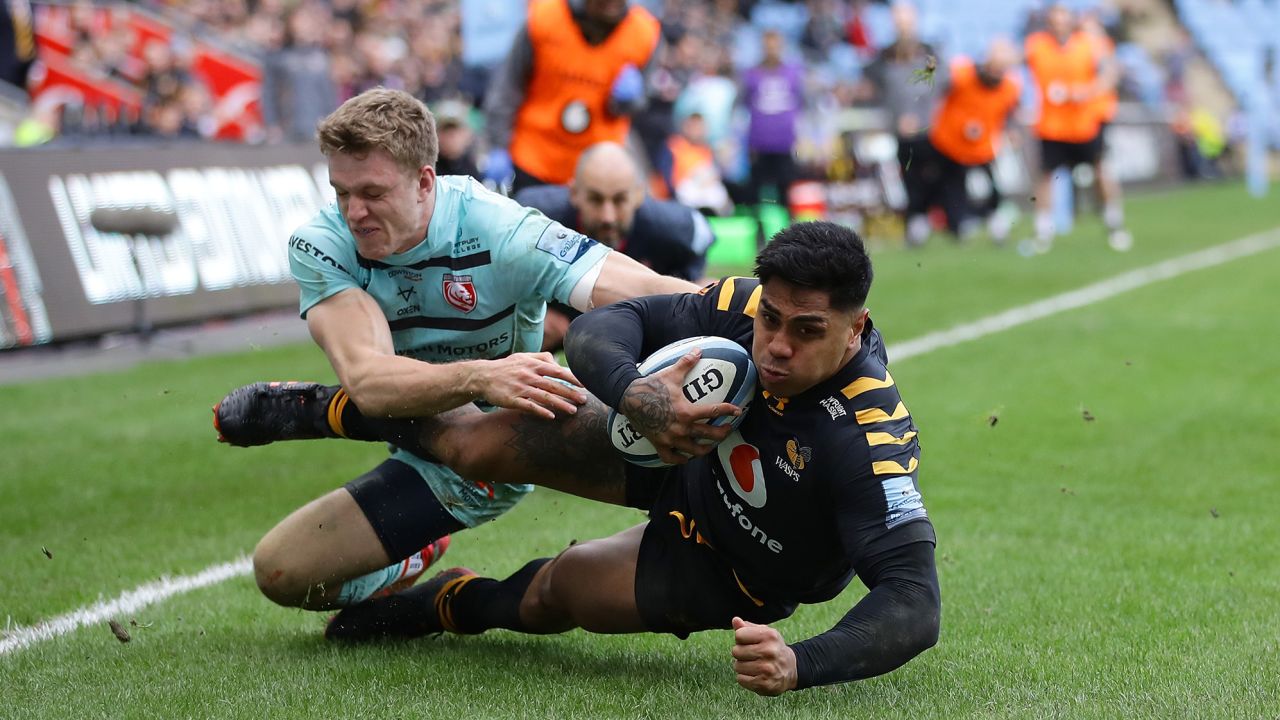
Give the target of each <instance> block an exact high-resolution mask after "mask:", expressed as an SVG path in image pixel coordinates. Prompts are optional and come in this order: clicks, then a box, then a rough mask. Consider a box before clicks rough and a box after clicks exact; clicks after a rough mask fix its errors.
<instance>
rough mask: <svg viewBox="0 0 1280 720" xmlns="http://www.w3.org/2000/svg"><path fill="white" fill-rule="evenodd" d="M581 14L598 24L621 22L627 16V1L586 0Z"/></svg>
mask: <svg viewBox="0 0 1280 720" xmlns="http://www.w3.org/2000/svg"><path fill="white" fill-rule="evenodd" d="M583 12H584V13H585V14H586V15H587V17H589V18H593V19H595V20H599V21H600V22H605V23H616V22H621V21H622V18H623V16H625V15H626V14H627V0H586V3H584V5H583Z"/></svg>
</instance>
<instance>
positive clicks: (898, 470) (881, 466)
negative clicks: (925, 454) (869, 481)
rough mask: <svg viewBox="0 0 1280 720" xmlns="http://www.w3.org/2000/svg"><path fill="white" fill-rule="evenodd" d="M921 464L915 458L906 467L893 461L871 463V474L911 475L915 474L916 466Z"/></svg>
mask: <svg viewBox="0 0 1280 720" xmlns="http://www.w3.org/2000/svg"><path fill="white" fill-rule="evenodd" d="M919 464H920V462H919V461H918V460H916V459H915V458H914V457H912V458H911V462H909V463H907V466H906V467H902V465H899V464H898V463H896V462H894V461H892V460H880V461H878V462H873V463H871V472H872V473H874V474H876V475H909V474H911V473H913V472H915V469H916V466H917V465H919Z"/></svg>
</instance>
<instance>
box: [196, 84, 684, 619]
mask: <svg viewBox="0 0 1280 720" xmlns="http://www.w3.org/2000/svg"><path fill="white" fill-rule="evenodd" d="M317 137H318V140H319V145H320V149H321V152H322V153H323V154H324V155H325V157H326V158H327V162H328V175H329V183H330V185H332V186H333V188H334V191H335V192H336V194H337V202H336V203H335V204H331V205H329V206H327V207H325V208H324V209H322V210H321V211H320V212H319V213H317V214H316V216H315V217H314V218H313V219H312V220H310V221H308V222H307V223H306V224H304V225H302V226H301V227H299V228H298V229H297V230H295V231H294V233H293V235H292V237H291V238H290V239H289V249H288V254H289V266H290V269H291V271H292V273H293V275H294V278H295V279H296V280H297V282H298V286H299V288H300V293H301V295H300V304H299V308H300V313H301V315H302V317H303V318H304V319H305V320H306V322H307V326H308V328H309V329H310V330H311V335H312V338H313V339H314V340H315V342H316V344H317V345H319V346H320V348H321V349H322V350H323V351H324V353H325V355H326V357H327V358H328V359H329V362H330V364H331V366H332V367H333V371H334V373H335V374H336V375H337V377H338V379H339V380H340V381H341V383H342V389H338V388H332V389H330V388H325V387H324V386H320V385H317V384H314V383H301V382H284V383H280V382H277V383H266V382H264V383H256V384H253V385H249V386H245V387H242V388H238V389H237V390H234V391H232V392H231V393H230V394H228V395H227V396H226V397H224V398H223V399H222V400H221V401H220V402H219V403H218V404H217V405H216V406H215V407H214V426H215V428H216V429H217V431H218V434H219V439H220V440H222V441H224V442H227V443H229V444H232V445H236V446H241V447H245V446H251V445H262V444H265V443H267V442H271V441H273V440H276V439H282V438H280V437H279V433H280V429H281V427H283V428H284V429H285V430H286V432H285V435H289V436H296V435H297V434H299V433H301V434H302V436H308V437H347V436H349V435H351V434H353V433H358V432H359V431H360V422H361V421H360V420H359V418H357V417H356V416H355V413H359V412H360V411H361V410H363V411H364V412H366V413H368V414H369V417H375V418H382V419H386V418H395V417H407V418H421V417H429V416H433V415H436V414H438V413H443V412H447V411H450V410H454V409H457V408H462V407H464V406H465V407H466V408H468V409H472V410H475V411H476V412H479V410H478V409H476V408H475V407H474V406H473V405H472V403H483V405H484V406H485V407H487V408H489V409H493V408H509V409H512V410H515V411H518V412H517V413H515V414H516V416H517V417H520V418H532V419H536V420H538V421H539V423H541V424H540V425H539V427H546V426H550V425H553V423H552V422H544V421H555V422H565V423H568V422H571V421H572V419H573V418H575V417H576V415H577V413H578V412H579V410H580V409H583V405H584V404H586V403H587V402H588V401H589V400H590V398H589V396H588V395H587V394H586V392H585V391H583V390H582V389H581V387H580V386H579V384H578V383H577V381H576V379H575V378H574V376H573V375H572V373H570V372H569V371H568V370H567V369H565V368H564V367H562V366H561V365H559V364H558V363H557V362H556V361H555V358H554V357H552V356H551V355H549V354H547V353H540V352H537V350H538V348H539V346H540V345H541V342H542V316H543V311H544V309H545V307H546V303H547V302H548V301H554V302H562V303H565V304H567V305H570V306H571V307H574V308H576V309H578V310H581V311H585V310H588V309H590V308H592V307H594V306H597V305H607V304H609V303H612V302H616V301H618V300H622V299H625V298H630V297H634V296H637V295H652V294H661V293H672V292H676V293H681V292H691V291H692V290H694V289H696V286H694V285H693V284H692V283H689V282H686V281H684V280H678V279H675V278H669V277H663V276H661V275H658V274H656V273H654V272H653V271H652V270H649V269H648V268H646V267H644V266H643V265H640V264H639V263H637V262H636V261H634V260H632V259H630V258H628V257H626V256H625V255H623V254H622V253H617V252H613V251H612V250H610V249H609V248H608V247H606V246H604V245H602V244H600V243H597V242H596V241H594V240H592V239H590V238H588V237H586V236H584V235H582V234H580V233H577V232H574V231H572V230H570V229H568V228H566V227H564V226H562V225H560V224H559V223H556V222H554V221H552V220H550V219H548V218H546V217H545V216H543V215H542V214H541V213H538V212H536V211H534V210H530V209H528V208H525V207H522V206H520V205H518V204H517V203H515V202H513V201H511V200H509V199H507V198H505V197H503V196H501V195H498V194H497V193H493V192H490V191H488V190H486V189H484V187H483V186H481V185H480V184H479V183H478V182H476V181H474V180H472V179H470V178H465V177H458V176H440V175H437V174H436V170H435V163H436V153H437V138H436V127H435V119H434V117H433V116H432V115H431V113H430V112H429V111H428V110H427V108H426V106H425V105H423V104H422V102H421V101H420V100H417V99H416V98H414V97H413V96H412V95H410V94H408V93H406V92H404V91H399V90H388V89H385V88H376V89H373V90H370V91H368V92H365V93H362V94H360V95H358V96H356V97H354V98H352V99H351V100H348V101H347V102H346V103H343V105H342V106H340V107H339V108H338V109H337V110H335V111H334V112H333V113H331V114H330V115H328V116H327V117H326V118H325V119H324V120H323V121H322V122H321V123H320V126H319V128H318V130H317ZM598 411H599V403H598V402H597V403H595V405H594V406H591V407H588V408H586V409H585V410H583V414H584V415H589V416H591V417H596V416H600V413H599V412H598ZM300 414H301V415H302V417H301V418H299V415H300ZM557 418H559V419H557ZM600 421H601V422H603V416H600ZM390 450H391V457H390V458H387V459H385V460H384V461H383V462H382V463H380V464H379V465H377V466H376V467H375V468H373V469H372V470H370V471H369V472H367V473H365V474H363V475H361V476H360V477H358V478H356V479H354V480H352V481H350V482H348V483H347V484H346V485H345V486H343V487H341V488H338V489H336V490H333V491H332V492H329V493H327V494H325V495H323V496H321V497H319V498H317V499H315V500H313V501H312V502H310V503H308V504H306V505H304V506H303V507H301V508H299V509H298V510H296V511H294V512H293V513H292V514H290V515H289V516H288V517H286V518H285V519H283V520H282V521H281V522H280V523H278V524H277V525H276V526H275V527H274V528H272V529H271V530H270V531H269V532H268V533H267V534H266V536H264V537H263V538H262V540H261V541H260V542H259V543H258V546H257V548H256V549H255V550H254V554H253V564H254V573H255V576H256V579H257V583H258V587H259V588H260V589H261V591H262V593H263V594H264V595H265V596H266V597H267V598H269V599H270V600H272V601H273V602H276V603H278V604H280V605H284V606H290V607H302V608H307V609H313V610H320V609H326V608H333V607H341V606H345V605H350V604H353V603H357V602H360V601H362V600H365V599H368V598H370V597H373V596H375V595H378V594H386V593H392V592H395V591H397V590H399V589H403V588H405V587H407V586H408V585H411V584H412V583H413V582H414V580H416V579H417V577H418V576H419V575H421V573H422V572H423V571H424V570H425V569H426V568H427V567H428V566H430V565H431V564H432V563H433V562H434V561H435V560H436V559H437V558H438V557H439V556H440V555H441V554H442V553H443V552H444V548H445V547H447V544H448V539H447V538H448V536H449V535H450V533H453V532H456V531H458V530H462V529H464V528H467V527H474V526H475V525H478V524H481V523H483V522H487V521H489V520H492V519H494V518H496V517H498V516H499V515H501V514H502V513H504V512H506V511H507V510H509V509H510V508H511V507H513V506H514V505H515V504H516V502H518V501H519V500H520V499H521V498H523V497H524V496H525V495H526V494H527V493H529V492H530V491H531V490H532V487H531V486H529V485H525V484H521V483H522V482H523V481H522V480H521V479H520V478H511V479H510V481H504V482H502V483H498V484H489V483H476V482H467V481H464V480H463V479H462V478H461V477H459V476H458V474H456V473H455V472H453V471H452V470H450V469H448V468H447V467H445V465H443V464H442V463H441V461H440V460H438V459H436V458H429V459H428V458H423V457H420V456H417V455H414V454H412V453H410V452H407V451H405V450H403V449H401V448H400V447H399V446H397V445H394V444H393V445H392V447H391V448H390ZM598 480H599V483H600V484H603V483H604V482H605V480H604V479H602V478H598ZM568 491H570V492H576V493H578V494H580V495H583V496H584V497H593V493H598V492H603V490H602V489H601V487H600V486H599V484H591V483H584V484H582V485H581V486H575V487H573V488H568Z"/></svg>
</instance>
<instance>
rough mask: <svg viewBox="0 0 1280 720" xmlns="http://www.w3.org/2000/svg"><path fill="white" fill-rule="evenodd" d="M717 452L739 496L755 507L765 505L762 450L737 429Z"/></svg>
mask: <svg viewBox="0 0 1280 720" xmlns="http://www.w3.org/2000/svg"><path fill="white" fill-rule="evenodd" d="M716 454H717V455H718V456H719V457H720V467H721V468H723V469H724V474H725V477H727V478H729V486H730V487H732V488H733V491H734V492H735V493H736V494H737V495H738V497H740V498H742V499H743V500H744V501H746V503H747V504H748V505H750V506H751V507H753V508H761V507H764V503H765V499H766V494H765V485H764V467H763V466H762V465H761V464H760V450H759V449H758V448H757V447H756V446H755V445H752V444H751V443H749V442H747V441H746V440H743V439H742V435H741V434H739V433H738V431H736V430H735V431H734V432H733V434H731V435H730V436H729V437H727V438H725V441H724V442H722V443H720V445H719V446H718V447H717V448H716Z"/></svg>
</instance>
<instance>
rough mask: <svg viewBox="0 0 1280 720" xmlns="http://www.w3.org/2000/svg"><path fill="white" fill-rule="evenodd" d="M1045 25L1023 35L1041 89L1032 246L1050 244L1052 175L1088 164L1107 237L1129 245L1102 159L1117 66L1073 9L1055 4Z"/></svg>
mask: <svg viewBox="0 0 1280 720" xmlns="http://www.w3.org/2000/svg"><path fill="white" fill-rule="evenodd" d="M1046 25H1047V27H1046V29H1045V30H1043V31H1040V32H1036V33H1032V34H1031V35H1029V36H1028V37H1027V41H1026V56H1027V67H1028V68H1029V69H1030V70H1031V75H1032V77H1033V78H1034V79H1035V83H1036V86H1037V87H1038V88H1039V90H1040V118H1039V120H1038V121H1037V123H1036V125H1035V133H1036V136H1037V137H1039V138H1040V169H1041V174H1040V180H1039V183H1038V185H1037V188H1036V237H1035V241H1034V245H1033V247H1034V248H1035V250H1036V251H1038V252H1047V251H1048V250H1049V249H1050V248H1051V247H1052V243H1053V236H1054V231H1055V228H1054V223H1053V215H1052V207H1053V204H1052V196H1051V192H1052V189H1053V173H1054V171H1056V170H1058V169H1059V168H1064V167H1065V168H1066V169H1067V171H1068V172H1070V171H1071V170H1072V169H1073V168H1075V167H1076V166H1078V165H1089V166H1091V167H1092V169H1093V171H1094V177H1095V178H1097V180H1096V182H1097V183H1098V189H1099V192H1100V194H1101V196H1102V202H1103V214H1102V218H1103V222H1105V223H1106V226H1107V233H1108V235H1107V241H1108V243H1109V244H1110V245H1111V247H1112V248H1113V249H1115V250H1119V251H1124V250H1128V249H1129V248H1131V247H1132V246H1133V236H1132V235H1130V234H1129V232H1128V230H1126V229H1125V226H1124V205H1123V199H1122V197H1121V194H1120V183H1119V181H1118V180H1117V179H1116V177H1115V175H1114V174H1113V173H1112V171H1111V169H1110V168H1109V167H1108V166H1107V164H1106V163H1104V162H1103V157H1102V156H1103V145H1102V121H1103V117H1102V113H1101V112H1100V107H1101V103H1102V102H1103V99H1104V98H1105V97H1106V95H1107V94H1108V93H1110V92H1111V91H1113V90H1114V88H1115V85H1116V81H1117V70H1116V67H1115V64H1114V62H1112V58H1111V56H1110V54H1108V53H1106V52H1104V51H1103V49H1102V48H1101V47H1100V45H1099V43H1098V42H1096V41H1095V40H1094V39H1093V38H1091V37H1090V36H1089V34H1088V33H1086V32H1085V31H1083V30H1079V29H1077V28H1076V27H1075V18H1074V17H1073V15H1072V12H1071V10H1070V9H1069V8H1068V7H1066V6H1065V5H1062V4H1054V5H1052V6H1051V7H1050V8H1049V11H1048V14H1047V16H1046Z"/></svg>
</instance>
